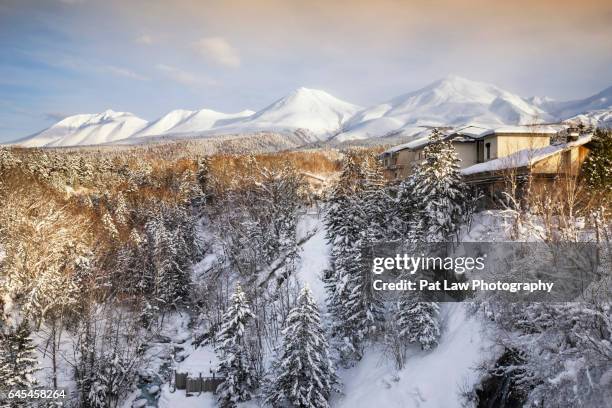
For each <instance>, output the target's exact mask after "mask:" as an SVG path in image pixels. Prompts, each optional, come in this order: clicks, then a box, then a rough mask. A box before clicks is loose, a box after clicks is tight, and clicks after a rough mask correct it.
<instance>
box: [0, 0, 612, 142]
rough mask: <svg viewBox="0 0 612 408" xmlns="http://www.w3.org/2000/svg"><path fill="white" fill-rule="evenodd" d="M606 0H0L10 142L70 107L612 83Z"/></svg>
mask: <svg viewBox="0 0 612 408" xmlns="http://www.w3.org/2000/svg"><path fill="white" fill-rule="evenodd" d="M611 66H612V2H611V1H609V0H583V1H580V2H577V1H567V0H554V1H553V0H530V1H527V0H514V1H491V0H461V1H459V0H405V1H400V0H376V1H374V0H371V1H362V0H352V1H345V0H334V1H328V0H308V1H305V0H222V1H208V0H172V1H161V0H130V1H125V0H122V1H115V0H106V1H97V0H38V1H30V0H0V142H3V141H8V140H13V139H17V138H20V137H24V136H27V135H29V134H32V133H35V132H37V131H39V130H42V129H44V128H46V127H48V126H50V125H51V124H53V123H55V122H57V121H58V120H60V119H62V118H64V117H66V116H69V115H73V114H76V113H95V112H101V111H104V110H106V109H113V110H115V111H127V112H132V113H134V114H136V115H137V116H140V117H142V118H143V119H147V120H153V119H156V118H158V117H160V116H162V115H163V114H165V113H167V112H168V111H170V110H173V109H178V108H180V109H201V108H210V109H215V110H220V111H225V112H237V111H241V110H244V109H253V110H257V109H260V108H263V107H264V106H266V105H268V104H270V103H271V102H273V101H274V100H276V99H279V98H281V97H282V96H284V95H285V94H287V93H289V92H290V91H291V90H293V89H295V88H297V87H300V86H305V87H310V88H317V89H323V90H325V91H327V92H329V93H331V94H332V95H334V96H336V97H339V98H341V99H344V100H347V101H349V102H352V103H356V104H359V105H363V106H368V105H373V104H376V103H380V102H383V101H385V100H388V99H390V98H392V97H395V96H397V95H400V94H403V93H406V92H410V91H413V90H416V89H419V88H422V87H424V86H426V85H427V84H429V83H431V82H433V81H435V80H437V79H440V78H442V77H445V76H447V75H449V74H454V75H459V76H462V77H466V78H469V79H472V80H476V81H483V82H489V83H492V84H495V85H497V86H499V87H501V88H504V89H506V90H509V91H511V92H514V93H517V94H519V95H522V96H526V97H527V96H533V95H538V96H550V97H553V98H556V99H560V100H567V99H575V98H583V97H587V96H590V95H592V94H594V93H596V92H599V91H601V90H602V89H604V88H606V87H608V86H610V85H612V68H611Z"/></svg>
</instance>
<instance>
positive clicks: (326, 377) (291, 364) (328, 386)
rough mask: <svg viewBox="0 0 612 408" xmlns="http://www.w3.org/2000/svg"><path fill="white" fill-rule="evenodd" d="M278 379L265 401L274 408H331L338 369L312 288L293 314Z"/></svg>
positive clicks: (285, 335)
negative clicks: (326, 337) (333, 359)
mask: <svg viewBox="0 0 612 408" xmlns="http://www.w3.org/2000/svg"><path fill="white" fill-rule="evenodd" d="M273 374H274V378H273V379H272V383H271V384H270V387H269V389H268V392H267V394H268V395H267V398H266V400H265V402H266V403H267V404H270V405H272V406H275V407H276V406H291V407H297V408H328V407H329V403H328V400H329V397H330V394H331V392H332V387H333V384H334V383H335V382H336V376H335V372H334V367H333V365H332V363H331V360H330V358H329V351H328V344H327V340H326V339H325V333H324V331H323V328H322V327H321V319H320V316H319V310H318V308H317V305H316V302H315V300H314V299H313V297H312V293H311V292H310V289H308V288H304V289H303V290H302V292H301V294H300V296H299V297H298V299H297V303H296V305H295V307H294V308H293V309H292V310H291V311H290V312H289V315H288V317H287V322H286V327H285V329H284V330H283V349H282V354H281V356H280V358H279V360H278V361H277V362H276V363H275V364H274V373H273Z"/></svg>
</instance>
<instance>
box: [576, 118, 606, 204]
mask: <svg viewBox="0 0 612 408" xmlns="http://www.w3.org/2000/svg"><path fill="white" fill-rule="evenodd" d="M591 145H592V147H591V152H590V153H589V155H588V156H587V158H586V160H585V161H584V164H583V165H582V172H583V177H584V179H585V181H586V183H587V185H588V186H589V187H591V188H593V189H596V190H599V191H602V192H604V193H612V130H610V129H597V130H596V131H595V134H594V135H593V140H592V141H591Z"/></svg>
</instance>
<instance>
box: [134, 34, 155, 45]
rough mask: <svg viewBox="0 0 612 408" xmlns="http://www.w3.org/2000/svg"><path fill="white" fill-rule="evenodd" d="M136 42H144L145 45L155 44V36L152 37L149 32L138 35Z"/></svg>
mask: <svg viewBox="0 0 612 408" xmlns="http://www.w3.org/2000/svg"><path fill="white" fill-rule="evenodd" d="M135 41H136V44H143V45H151V44H153V42H154V41H153V37H151V36H150V35H148V34H143V35H141V36H139V37H136V40H135Z"/></svg>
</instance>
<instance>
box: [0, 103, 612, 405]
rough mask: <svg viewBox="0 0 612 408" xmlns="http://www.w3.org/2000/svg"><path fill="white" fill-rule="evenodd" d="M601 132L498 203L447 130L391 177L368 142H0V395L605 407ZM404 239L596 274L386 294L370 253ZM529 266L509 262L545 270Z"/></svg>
mask: <svg viewBox="0 0 612 408" xmlns="http://www.w3.org/2000/svg"><path fill="white" fill-rule="evenodd" d="M349 108H350V107H349ZM349 110H350V109H349ZM343 112H344V113H343ZM343 114H346V112H345V111H340V110H339V111H334V113H333V115H334V116H336V117H337V118H338V117H342V115H343ZM192 115H194V114H193V113H186V112H185V113H184V114H183V113H179V114H177V116H184V117H187V118H188V117H191V116H192ZM229 120H231V121H233V120H241V119H229ZM172 122H174V121H173V120H169V121H167V123H166V124H164V126H170V125H172ZM160 126H161V125H160ZM436 135H437V136H436ZM597 135H598V136H597V137H598V138H603V139H597V143H599V144H597V145H596V146H595V147H593V151H592V152H591V153H590V156H589V157H590V159H588V160H587V161H586V162H585V163H586V164H585V172H586V173H585V174H589V175H591V176H589V177H588V178H580V179H571V180H568V179H565V178H559V180H557V181H553V182H552V184H546V183H544V184H538V183H536V182H535V181H534V183H533V185H530V187H531V188H526V187H522V188H517V187H516V186H517V185H518V184H517V183H519V182H520V180H522V179H520V178H517V177H516V176H512V175H511V174H510V175H508V176H507V178H506V179H505V182H506V183H507V185H508V187H506V188H505V190H504V194H501V195H499V196H497V197H494V198H491V197H487V196H486V194H485V193H484V191H481V190H477V189H474V188H472V187H471V186H470V185H469V184H466V182H465V179H464V178H463V176H462V175H461V173H460V172H459V170H458V158H457V153H456V151H455V150H454V147H453V145H452V143H450V142H449V141H444V140H442V139H436V137H439V133H435V134H434V135H432V136H431V139H430V140H431V142H430V144H428V145H427V146H426V148H425V151H424V158H423V161H422V162H420V165H419V166H416V167H415V168H414V171H413V173H411V174H410V176H409V177H407V178H406V179H404V180H399V181H397V182H389V181H388V180H386V179H385V178H384V177H383V172H382V171H383V169H382V167H381V162H380V161H379V160H378V151H377V150H375V149H367V148H360V149H348V150H336V149H310V150H303V151H294V152H281V153H266V154H247V155H223V154H220V155H210V156H206V155H200V154H198V153H195V152H194V151H193V150H191V149H190V148H189V146H188V145H185V146H182V145H180V144H177V145H170V144H161V145H159V146H157V147H155V148H153V147H147V148H146V149H145V147H143V146H135V147H132V148H129V149H125V150H121V151H108V152H106V153H105V154H99V153H92V152H90V151H88V150H86V149H83V150H73V151H69V152H64V151H62V150H44V149H43V150H40V149H12V148H3V149H0V181H1V184H0V199H1V200H2V203H3V205H2V206H1V207H0V225H2V229H0V248H1V249H2V251H1V252H0V253H1V254H2V257H1V259H0V306H1V308H0V311H1V312H2V314H1V319H0V321H1V324H2V327H3V330H2V337H1V340H2V341H1V342H0V362H1V363H2V365H0V367H2V369H1V370H0V379H2V381H0V402H1V403H8V401H9V400H8V399H7V398H9V396H8V395H9V394H8V393H9V392H10V391H11V390H14V389H21V388H24V389H25V388H31V387H42V388H53V389H63V390H65V391H66V394H67V397H66V398H65V399H64V400H63V405H61V406H66V407H87V408H90V407H91V408H107V407H112V408H117V407H120V408H143V407H147V408H152V407H157V408H175V407H176V408H189V407H194V408H195V407H217V406H219V407H264V406H296V407H312V408H315V407H316V408H327V407H342V408H345V407H346V408H348V407H363V408H367V407H372V406H376V405H384V406H385V407H386V406H388V407H398V408H400V407H402V408H404V407H405V408H438V407H445V408H464V407H470V408H485V407H487V408H488V407H499V408H514V407H521V406H525V407H533V408H541V407H543V406H548V405H545V404H552V405H553V406H559V407H575V406H585V407H603V406H605V404H606V403H607V402H606V401H609V398H610V391H609V390H610V389H611V387H610V385H611V384H612V383H611V379H612V376H611V375H610V367H609V359H610V355H611V354H610V353H611V350H610V343H609V338H610V335H611V332H610V328H611V327H612V326H611V325H610V324H609V323H610V318H611V315H610V310H611V309H610V303H609V300H610V296H609V293H610V292H609V284H610V273H611V272H612V268H610V260H611V255H612V254H611V246H610V242H611V241H610V239H611V237H612V230H611V228H612V224H611V223H610V211H609V208H610V207H609V183H606V182H605V174H606V173H605V172H606V171H609V170H608V169H609V167H605V166H604V167H601V166H600V164H601V163H607V162H606V161H605V160H609V158H608V156H607V155H608V154H609V146H610V145H609V144H608V143H607V142H606V141H609V140H610V137H611V135H610V133H609V132H608V133H605V132H603V133H598V134H597ZM597 146H599V147H597ZM606 146H607V147H606ZM606 149H608V150H606ZM589 166H591V167H589ZM601 171H603V172H604V173H601ZM313 175H316V177H315V178H314V179H313V177H312V176H313ZM308 177H310V178H308ZM602 177H603V179H602ZM308 180H310V182H309V181H308ZM313 180H315V181H316V182H317V183H316V184H312V181H313ZM601 180H604V181H603V183H600V182H599V181H601ZM521 185H522V186H524V185H523V184H521ZM512 186H515V188H514V189H513V187H512ZM577 197H579V198H577ZM396 242H402V243H404V244H406V245H415V244H417V245H421V244H425V243H429V242H434V243H435V242H437V243H440V242H452V243H453V245H459V244H464V243H469V242H476V243H490V244H492V245H495V244H498V243H499V244H501V243H508V242H530V243H534V245H531V246H532V247H533V248H536V247H539V248H542V247H544V248H552V249H553V250H558V249H559V248H566V250H567V248H570V246H571V245H572V244H587V245H592V246H594V247H596V248H597V250H598V251H599V252H598V254H599V257H598V261H597V264H596V268H597V269H596V271H597V275H596V276H597V279H596V280H595V281H593V282H591V284H589V285H587V287H586V288H583V289H584V290H583V291H581V296H582V297H581V298H572V299H571V301H567V302H560V303H554V302H546V301H544V302H512V301H508V299H507V298H505V297H504V296H502V295H499V296H498V295H494V296H493V297H486V296H485V297H481V296H479V295H477V294H472V295H470V294H468V295H469V296H467V295H466V296H467V297H466V298H464V299H454V300H463V301H454V302H448V301H437V300H431V299H429V298H427V297H426V296H425V295H423V294H422V293H418V292H417V293H411V292H405V293H402V294H400V295H399V296H398V297H395V296H394V295H390V294H386V293H383V292H378V291H376V290H375V289H374V286H373V285H372V282H371V279H372V276H373V275H372V270H371V265H370V262H371V261H372V259H371V258H370V257H371V256H372V255H371V254H370V252H369V251H370V249H369V248H372V247H373V246H374V245H375V244H377V243H385V245H387V246H388V245H390V243H396ZM535 243H538V244H541V245H539V246H538V245H535ZM499 248H502V247H501V246H500V247H499ZM533 248H532V249H530V247H529V246H527V250H528V251H531V250H533ZM535 256H536V252H527V253H522V255H521V256H520V257H518V258H517V259H515V260H514V261H512V263H511V264H510V265H508V266H507V270H508V271H510V270H515V268H516V269H517V270H518V273H519V276H525V274H528V273H531V272H533V273H535V274H536V275H537V273H539V272H541V271H540V270H535V271H531V270H530V269H529V267H530V265H532V266H533V265H537V264H538V263H537V262H533V261H532V260H531V259H532V258H533V257H535ZM526 260H527V262H526ZM439 272H440V273H442V274H443V276H447V277H448V276H451V277H452V278H453V279H460V276H461V273H460V272H458V271H456V270H442V271H439ZM512 277H514V278H516V276H515V275H513V276H512ZM540 278H541V276H540ZM483 296H484V295H483ZM56 402H58V401H56ZM543 404H544V405H543ZM29 406H47V405H44V404H42V402H41V404H36V403H34V402H31V405H29Z"/></svg>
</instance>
